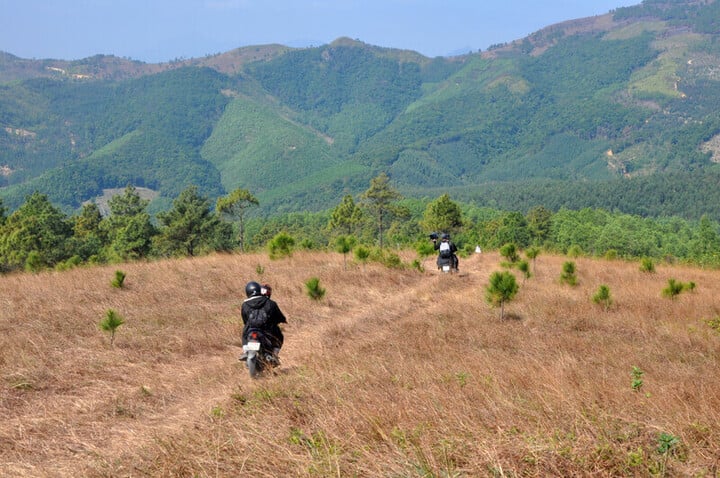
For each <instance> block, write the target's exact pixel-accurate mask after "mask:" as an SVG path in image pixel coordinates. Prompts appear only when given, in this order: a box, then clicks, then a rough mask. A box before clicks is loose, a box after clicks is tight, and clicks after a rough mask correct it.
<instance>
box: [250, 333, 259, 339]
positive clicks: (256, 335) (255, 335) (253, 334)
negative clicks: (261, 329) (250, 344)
mask: <svg viewBox="0 0 720 478" xmlns="http://www.w3.org/2000/svg"><path fill="white" fill-rule="evenodd" d="M250 338H251V339H253V340H257V338H258V334H257V332H250Z"/></svg>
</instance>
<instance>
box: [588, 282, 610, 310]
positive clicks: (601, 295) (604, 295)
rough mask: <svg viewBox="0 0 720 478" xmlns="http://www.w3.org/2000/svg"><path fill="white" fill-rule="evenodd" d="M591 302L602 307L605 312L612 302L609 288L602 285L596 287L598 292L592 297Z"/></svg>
mask: <svg viewBox="0 0 720 478" xmlns="http://www.w3.org/2000/svg"><path fill="white" fill-rule="evenodd" d="M592 300H593V302H595V303H596V304H600V305H602V306H603V308H604V309H605V311H606V312H607V310H608V309H609V308H610V306H611V305H612V302H613V301H612V297H611V296H610V288H609V287H608V286H606V285H605V284H602V285H601V286H600V287H598V290H597V291H596V292H595V295H593V297H592Z"/></svg>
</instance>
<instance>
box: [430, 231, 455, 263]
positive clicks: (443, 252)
mask: <svg viewBox="0 0 720 478" xmlns="http://www.w3.org/2000/svg"><path fill="white" fill-rule="evenodd" d="M430 237H431V238H432V242H433V248H434V249H435V250H436V251H437V250H439V251H440V255H439V256H438V260H439V259H451V261H452V268H453V269H455V270H456V271H457V270H458V266H459V263H460V261H459V260H458V256H457V254H456V252H457V246H456V245H455V243H454V242H452V241H451V240H450V234H448V233H446V232H443V233H442V234H441V235H440V243H438V241H437V235H436V234H433V235H431V236H430Z"/></svg>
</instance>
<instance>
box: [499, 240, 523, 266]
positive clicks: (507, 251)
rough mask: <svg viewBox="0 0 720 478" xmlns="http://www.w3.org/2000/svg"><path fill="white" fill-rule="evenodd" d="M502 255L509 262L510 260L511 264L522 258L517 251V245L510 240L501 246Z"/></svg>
mask: <svg viewBox="0 0 720 478" xmlns="http://www.w3.org/2000/svg"><path fill="white" fill-rule="evenodd" d="M500 255H501V256H503V257H504V258H505V259H507V260H508V262H510V263H511V264H513V263H515V262H517V261H518V260H519V259H520V256H519V255H518V252H517V246H516V245H515V244H513V243H512V242H508V243H507V244H505V245H504V246H502V247H501V248H500Z"/></svg>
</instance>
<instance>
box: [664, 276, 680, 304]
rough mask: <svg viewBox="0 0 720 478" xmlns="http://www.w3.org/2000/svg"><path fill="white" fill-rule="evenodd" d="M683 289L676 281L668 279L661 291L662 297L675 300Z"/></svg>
mask: <svg viewBox="0 0 720 478" xmlns="http://www.w3.org/2000/svg"><path fill="white" fill-rule="evenodd" d="M684 288H685V284H683V283H682V282H680V281H678V280H675V279H673V278H670V279H668V284H667V287H665V288H664V289H663V290H662V295H663V297H667V298H668V299H670V300H675V298H676V297H677V296H678V295H680V292H682V291H683V289H684Z"/></svg>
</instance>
